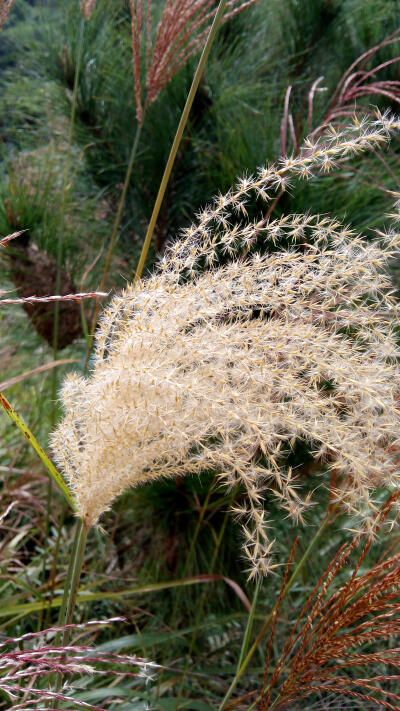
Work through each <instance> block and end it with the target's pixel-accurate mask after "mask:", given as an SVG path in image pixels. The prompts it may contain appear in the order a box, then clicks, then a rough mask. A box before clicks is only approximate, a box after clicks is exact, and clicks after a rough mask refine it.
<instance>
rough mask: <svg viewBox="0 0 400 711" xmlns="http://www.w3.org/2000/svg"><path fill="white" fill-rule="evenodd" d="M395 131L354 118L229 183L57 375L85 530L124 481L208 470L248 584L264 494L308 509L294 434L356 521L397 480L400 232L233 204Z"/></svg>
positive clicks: (259, 559) (255, 565)
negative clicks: (287, 460)
mask: <svg viewBox="0 0 400 711" xmlns="http://www.w3.org/2000/svg"><path fill="white" fill-rule="evenodd" d="M399 127H400V122H399V121H398V120H396V119H394V118H392V117H391V116H389V115H387V114H385V115H378V116H377V118H376V120H374V121H370V120H365V121H364V120H363V121H361V122H360V121H357V120H356V119H355V120H354V124H353V125H352V126H350V127H349V128H347V129H346V130H343V131H337V130H335V129H333V128H328V130H327V131H326V133H325V134H324V135H323V136H321V137H320V138H319V139H318V140H316V141H315V142H311V141H308V142H306V144H305V146H304V148H303V150H302V151H301V153H300V154H299V155H298V156H296V157H295V158H290V157H288V158H284V159H282V160H281V161H280V163H278V164H275V165H271V166H268V167H265V168H261V169H260V170H259V171H258V173H257V174H256V175H254V176H251V177H247V178H245V179H242V180H240V181H239V182H238V184H237V185H236V186H234V187H233V188H232V189H231V190H230V191H229V192H228V193H227V194H226V195H223V196H222V195H221V196H219V197H217V198H216V199H215V200H214V202H213V203H212V204H211V205H210V206H209V207H208V208H206V209H205V210H204V211H203V213H202V214H201V215H199V216H198V221H197V222H196V223H194V224H193V225H192V226H191V227H190V228H189V229H187V230H185V231H184V232H183V234H182V235H181V239H180V240H178V241H176V242H175V243H173V244H172V246H170V247H169V249H168V250H167V252H166V254H165V255H164V256H163V258H162V260H161V261H160V264H159V266H158V268H157V269H156V271H155V273H154V274H153V275H152V276H150V277H149V278H148V279H146V280H144V281H138V282H136V283H135V284H133V285H132V286H130V287H128V288H127V289H126V290H125V291H124V292H123V293H121V294H120V295H119V296H116V297H115V298H114V299H113V300H112V301H111V303H110V305H109V306H108V307H107V308H106V309H105V310H104V312H103V316H102V319H101V324H100V327H99V329H98V332H97V335H96V349H95V356H94V361H93V367H92V372H91V375H90V377H88V378H83V377H80V376H78V375H75V374H74V375H69V376H68V377H67V378H66V380H65V381H64V385H63V388H62V391H61V400H62V404H63V406H64V410H65V417H64V419H63V421H62V422H61V424H60V425H59V426H58V428H57V430H56V431H55V432H54V434H53V436H52V447H53V451H54V454H55V456H56V459H57V461H58V463H59V465H60V466H61V467H62V469H63V470H64V472H65V474H66V476H67V478H68V481H69V484H70V486H71V488H72V490H73V492H74V496H75V498H76V503H77V507H78V511H79V515H80V516H81V517H82V519H83V521H84V523H85V525H86V526H88V527H89V526H92V525H94V524H96V522H97V521H98V519H99V517H100V516H101V514H102V513H103V512H104V511H105V510H107V509H108V508H109V507H110V505H111V503H112V502H113V500H114V499H115V498H116V497H117V496H118V495H119V494H121V492H123V491H124V489H126V488H127V487H130V486H136V485H138V484H141V483H144V482H146V481H149V480H151V479H158V478H160V477H164V476H170V477H175V476H177V475H184V474H186V473H194V472H195V473H199V474H200V473H201V472H203V471H204V470H207V469H208V470H209V469H213V470H215V471H217V472H219V476H220V478H221V480H222V481H223V482H226V484H227V485H228V486H234V485H235V484H236V483H237V482H240V483H241V484H242V486H243V487H244V489H245V491H246V493H247V496H246V500H247V503H246V504H245V505H243V506H241V507H236V508H235V509H234V512H235V513H236V514H238V515H240V516H241V517H242V520H243V530H244V538H245V541H244V551H245V553H246V556H247V558H248V560H249V571H250V575H251V576H254V575H256V574H265V573H267V572H268V570H270V569H271V567H272V566H273V565H274V563H273V557H272V556H271V547H272V540H271V539H273V535H272V536H269V535H267V526H266V517H265V516H266V515H265V512H264V507H263V500H264V494H265V493H266V492H268V495H269V496H271V495H273V496H275V497H276V498H277V500H278V501H279V503H280V505H281V506H282V508H283V509H284V510H285V511H286V512H288V514H289V515H290V516H291V517H292V518H293V519H294V520H295V521H297V520H300V521H302V516H303V512H304V510H305V509H306V508H307V507H308V505H309V504H310V503H311V492H310V493H309V494H308V495H306V496H305V497H304V500H303V499H302V498H300V495H299V493H298V490H297V485H296V481H295V478H294V476H293V473H292V471H291V470H290V469H289V468H287V467H285V466H284V457H283V456H282V452H283V450H286V451H287V449H288V447H289V448H290V447H292V446H294V444H295V442H297V441H299V440H300V441H303V442H305V443H307V444H308V445H309V447H310V449H311V452H312V454H313V456H314V458H315V460H316V461H317V462H321V464H322V463H324V464H325V468H327V469H328V470H329V469H332V470H334V471H335V472H336V473H337V474H339V475H342V477H341V484H340V488H339V489H338V490H337V491H336V498H337V500H338V501H340V503H341V504H342V505H343V506H344V507H345V508H346V509H347V511H348V512H349V513H351V514H353V513H356V514H358V515H360V516H361V518H362V520H363V525H367V527H368V521H369V520H371V521H372V520H373V511H374V501H373V493H372V492H373V490H374V489H375V488H376V487H377V486H381V485H385V486H386V485H389V486H393V485H394V484H396V483H397V474H396V472H395V470H394V465H393V459H392V454H391V449H392V448H393V446H394V445H396V443H397V442H398V431H399V411H398V401H397V395H398V383H399V366H398V364H397V360H396V358H397V357H398V355H399V350H398V348H397V344H396V340H395V337H394V334H393V328H394V326H395V324H397V323H398V313H399V312H398V306H397V304H396V303H395V301H394V298H393V296H392V284H391V281H390V278H389V276H388V273H387V271H386V265H387V262H388V260H389V259H392V258H394V257H395V256H396V255H397V254H398V251H399V246H400V235H399V233H398V232H397V230H396V229H395V227H393V228H391V229H389V230H388V231H387V232H385V233H382V232H380V233H379V234H377V236H376V239H375V240H373V241H371V240H369V241H366V240H365V239H364V238H363V237H362V236H360V235H358V234H355V233H354V232H353V231H352V230H350V229H348V228H347V227H346V226H344V225H342V224H340V222H339V221H338V220H335V219H330V218H329V217H326V216H318V215H311V214H306V215H299V214H297V215H285V216H283V217H280V218H278V219H274V220H263V219H260V220H259V221H258V222H253V221H251V220H250V219H249V218H248V217H247V212H246V202H247V201H248V200H249V199H250V198H252V197H253V196H254V194H255V195H256V196H257V198H258V199H259V201H261V202H262V204H264V203H265V202H267V201H269V200H271V199H273V196H274V194H275V193H276V191H280V190H281V189H282V187H286V186H287V185H288V183H289V180H290V178H291V177H292V178H294V177H303V178H310V177H311V176H312V174H313V172H318V171H327V170H330V169H331V168H332V167H333V166H334V164H335V161H336V160H338V159H340V160H343V159H344V158H347V157H351V156H353V155H356V154H358V153H360V152H361V151H363V150H367V149H369V148H374V149H376V147H377V146H378V147H379V146H380V145H381V144H385V143H387V142H388V140H389V137H390V134H391V133H392V132H393V131H397V130H398V129H399ZM391 217H392V219H393V224H394V225H395V224H396V221H398V220H399V205H397V207H396V211H395V213H394V215H392V216H391ZM260 244H262V249H261V250H257V246H258V245H260ZM268 245H270V246H271V247H273V250H272V251H271V250H269V251H268ZM327 384H329V387H326V385H327ZM371 526H372V524H371Z"/></svg>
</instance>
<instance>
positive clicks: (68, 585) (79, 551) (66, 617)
mask: <svg viewBox="0 0 400 711" xmlns="http://www.w3.org/2000/svg"><path fill="white" fill-rule="evenodd" d="M88 531H89V529H88V528H87V527H86V526H85V524H84V523H83V521H82V519H79V520H78V523H77V526H76V530H75V538H74V543H73V548H72V551H71V558H70V563H69V567H68V572H67V577H66V580H65V586H64V593H63V599H62V603H61V608H60V615H59V626H67V625H69V624H71V621H72V617H73V614H74V609H75V603H76V596H77V594H78V590H79V583H80V579H81V573H82V568H83V562H84V559H85V550H86V541H87V536H88ZM70 636H71V630H70V629H64V631H63V633H62V640H61V645H62V646H63V647H66V646H68V644H69V640H70ZM59 644H60V633H57V638H56V645H59ZM61 685H62V674H57V677H56V682H55V691H56V692H58V691H59V690H60V689H61ZM52 708H53V709H57V708H58V701H57V699H55V700H54V703H53V706H52Z"/></svg>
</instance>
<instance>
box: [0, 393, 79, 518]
mask: <svg viewBox="0 0 400 711" xmlns="http://www.w3.org/2000/svg"><path fill="white" fill-rule="evenodd" d="M0 405H1V406H2V408H3V410H4V412H6V413H7V415H8V416H9V417H10V418H11V419H12V421H13V422H14V423H15V424H16V425H17V427H18V429H19V430H20V431H21V432H22V434H23V435H24V437H25V439H26V440H27V442H28V443H29V444H30V446H31V447H32V449H34V451H35V452H36V454H37V455H38V456H39V457H40V459H41V460H42V462H43V464H44V466H45V467H46V469H47V471H48V473H49V474H50V477H51V479H52V481H54V482H55V483H56V484H57V486H58V488H59V489H60V491H61V493H62V495H63V496H64V498H65V500H66V502H67V503H68V505H69V506H70V507H71V509H72V510H73V511H75V509H76V504H75V500H74V497H73V496H72V495H71V492H70V490H69V488H68V486H67V485H66V483H65V481H64V479H63V478H62V476H61V474H60V473H59V472H58V471H57V469H56V467H55V466H54V464H53V462H52V461H51V460H50V459H49V457H48V456H47V454H46V452H45V451H44V449H43V448H42V447H41V446H40V444H39V442H38V441H37V439H36V437H35V436H34V434H33V433H32V432H31V430H30V429H29V427H28V426H27V425H26V424H25V422H24V421H23V419H22V418H21V417H20V416H19V415H18V413H17V412H16V410H14V408H13V406H12V405H11V403H10V402H9V401H8V400H7V398H6V396H5V395H4V394H3V393H2V392H0Z"/></svg>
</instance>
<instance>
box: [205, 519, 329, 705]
mask: <svg viewBox="0 0 400 711" xmlns="http://www.w3.org/2000/svg"><path fill="white" fill-rule="evenodd" d="M331 520H332V517H331V515H330V514H326V516H325V517H324V519H323V521H322V523H321V525H320V527H319V528H318V530H317V532H316V533H315V535H314V537H313V538H312V539H311V541H310V543H309V545H308V547H307V549H306V550H305V552H304V554H303V555H302V557H301V559H300V560H299V562H298V564H297V565H296V568H295V569H294V571H293V573H292V575H291V576H290V578H289V580H288V581H287V583H286V587H285V590H284V594H283V596H284V597H285V596H286V595H287V593H288V592H289V590H290V589H291V588H292V586H293V584H294V583H295V581H296V579H297V577H298V575H299V573H300V571H301V570H302V568H303V566H304V564H305V563H306V561H307V559H308V558H309V556H310V553H311V551H312V550H313V549H314V546H315V544H316V542H317V541H318V539H319V537H320V535H321V534H322V533H323V531H324V530H325V529H326V528H327V526H328V525H329V524H330V523H331ZM275 610H276V605H275V606H274V607H273V609H272V610H271V612H270V613H269V615H268V617H267V619H266V620H265V622H264V624H263V626H262V628H261V630H260V632H259V633H258V635H257V637H256V639H255V640H254V642H253V644H252V646H251V647H250V649H249V651H248V653H247V656H246V657H245V658H244V659H243V661H242V663H241V665H240V667H239V668H238V670H237V672H236V674H235V677H234V679H233V681H232V683H231V685H230V687H229V689H228V691H227V692H226V694H225V696H224V698H223V700H222V702H221V704H220V706H219V707H218V711H223V709H225V707H226V705H227V703H228V701H229V699H230V698H231V696H232V694H233V692H234V690H235V689H236V686H237V684H238V682H239V681H240V679H241V677H242V675H243V673H244V672H245V670H246V669H247V667H248V665H249V662H250V661H251V659H252V657H253V655H254V652H255V651H256V649H257V647H258V645H259V644H260V642H261V640H262V638H263V636H264V634H265V632H266V631H267V629H268V627H269V625H270V623H271V620H272V618H273V615H274V612H275Z"/></svg>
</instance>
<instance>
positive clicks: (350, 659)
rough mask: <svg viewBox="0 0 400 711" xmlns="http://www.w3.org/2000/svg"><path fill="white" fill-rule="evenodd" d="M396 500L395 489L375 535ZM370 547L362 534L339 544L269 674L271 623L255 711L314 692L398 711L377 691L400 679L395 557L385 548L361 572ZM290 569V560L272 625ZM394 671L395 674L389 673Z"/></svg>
mask: <svg viewBox="0 0 400 711" xmlns="http://www.w3.org/2000/svg"><path fill="white" fill-rule="evenodd" d="M399 498H400V492H396V493H395V494H393V495H392V496H391V497H390V498H389V499H388V500H387V501H386V502H385V504H384V505H383V506H382V507H381V509H380V510H379V511H378V513H377V515H376V520H375V531H374V533H378V532H379V531H380V530H381V529H382V528H383V526H384V524H385V521H386V519H387V517H388V515H389V513H390V511H391V509H392V508H393V506H394V505H395V503H396V502H397V500H398V499H399ZM371 545H372V538H371V537H370V536H369V535H368V538H367V540H366V538H365V534H363V533H361V534H357V535H355V536H354V538H353V539H352V540H351V541H350V542H349V543H347V544H344V545H342V546H341V547H340V549H339V550H338V552H337V553H336V555H335V556H334V557H333V559H332V560H331V561H330V563H329V565H328V566H327V568H326V570H325V571H324V573H323V574H322V575H321V577H320V579H319V580H318V582H317V584H316V585H315V587H314V589H313V590H312V592H311V594H310V595H309V597H308V599H307V600H306V602H305V604H304V606H303V607H302V609H301V611H300V613H299V614H298V616H297V619H296V621H295V623H294V625H293V627H292V629H291V631H290V634H289V637H288V639H287V641H286V643H285V644H284V646H283V649H282V652H281V654H280V656H279V658H278V660H277V662H276V664H275V668H274V670H273V672H272V674H270V672H269V662H270V656H271V650H272V646H273V641H274V637H275V628H276V623H275V624H273V625H272V628H271V634H270V639H269V644H268V649H267V656H266V665H265V674H264V680H263V684H262V690H261V696H260V707H259V708H260V711H266V710H267V709H269V710H270V711H271V709H278V708H290V704H292V703H294V702H295V701H297V700H299V699H301V698H306V697H309V696H310V695H311V694H314V693H316V692H320V693H322V694H324V696H325V695H328V694H335V695H336V694H338V695H341V696H343V697H349V698H354V699H359V700H361V701H364V702H365V703H366V704H369V705H371V704H372V705H376V706H378V707H380V708H387V709H399V708H400V695H398V694H397V693H395V692H394V691H392V690H390V688H386V689H385V688H382V685H383V684H387V685H388V686H390V685H391V684H392V683H393V682H398V681H399V680H400V673H399V670H400V647H399V646H397V645H396V646H393V647H390V642H391V640H393V639H395V638H396V636H397V635H398V634H399V632H400V619H399V613H400V553H399V552H397V553H393V551H392V550H391V548H390V547H389V548H388V549H387V551H386V552H385V554H384V555H383V556H382V557H381V558H380V559H379V560H378V561H377V563H376V564H375V565H373V566H372V567H370V568H368V570H366V572H361V570H362V566H363V564H364V563H365V558H366V555H367V553H368V551H369V549H370V547H371ZM357 549H359V550H360V552H359V555H358V559H357V562H356V564H355V565H354V567H353V569H352V572H351V574H350V576H349V579H348V581H347V582H346V583H345V584H344V585H342V587H340V589H339V590H337V591H335V592H331V593H330V592H329V589H330V588H331V586H332V584H333V583H334V581H335V580H336V579H337V578H338V576H339V575H343V572H344V570H345V568H346V567H347V566H349V565H350V558H351V556H352V554H354V552H355V551H356V550H357ZM292 557H293V556H291V558H292ZM289 567H290V561H289V563H288V566H287V570H286V575H285V576H284V580H283V583H282V589H281V594H280V596H279V600H278V604H277V607H276V611H275V615H274V622H275V621H276V620H277V619H278V614H279V610H280V607H281V602H282V599H283V591H284V589H285V583H286V578H287V573H288V570H289ZM371 644H373V647H374V650H373V651H371V648H370V645H371ZM382 667H384V669H382ZM392 670H394V673H390V671H392ZM275 690H276V691H277V694H276V696H275V699H273V697H274V692H275Z"/></svg>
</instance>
